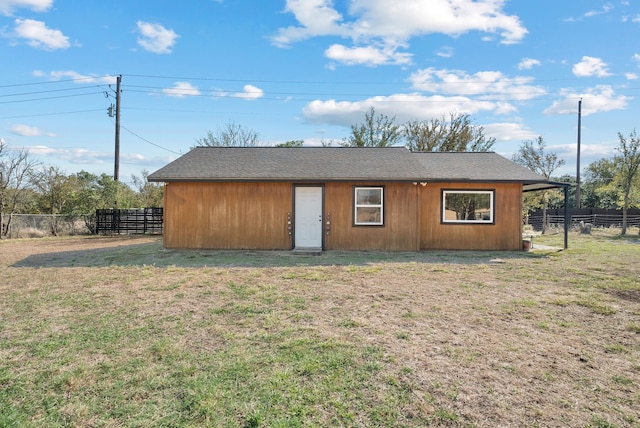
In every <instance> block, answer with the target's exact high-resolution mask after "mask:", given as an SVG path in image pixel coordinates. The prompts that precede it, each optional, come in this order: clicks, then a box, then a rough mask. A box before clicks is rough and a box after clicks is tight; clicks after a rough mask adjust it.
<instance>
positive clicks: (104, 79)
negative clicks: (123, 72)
mask: <svg viewBox="0 0 640 428" xmlns="http://www.w3.org/2000/svg"><path fill="white" fill-rule="evenodd" d="M32 75H33V76H35V77H42V78H48V79H51V80H53V81H59V80H73V81H74V82H76V83H93V82H96V83H106V84H109V85H111V84H115V83H116V79H117V77H116V76H110V75H104V76H99V75H97V74H80V73H78V72H76V71H73V70H56V71H50V72H48V73H47V72H44V71H41V70H36V71H34V72H33V73H32Z"/></svg>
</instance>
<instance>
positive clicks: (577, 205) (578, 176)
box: [576, 98, 582, 209]
mask: <svg viewBox="0 0 640 428" xmlns="http://www.w3.org/2000/svg"><path fill="white" fill-rule="evenodd" d="M581 122H582V98H580V101H578V161H577V163H576V164H577V168H576V208H577V209H580V208H581V206H580V131H581V129H582V123H581Z"/></svg>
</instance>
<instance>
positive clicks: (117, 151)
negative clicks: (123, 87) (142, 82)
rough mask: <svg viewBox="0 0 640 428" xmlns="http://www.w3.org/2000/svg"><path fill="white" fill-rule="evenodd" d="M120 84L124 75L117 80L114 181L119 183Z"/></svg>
mask: <svg viewBox="0 0 640 428" xmlns="http://www.w3.org/2000/svg"><path fill="white" fill-rule="evenodd" d="M120 83H122V75H118V78H117V79H116V153H115V160H114V167H113V179H114V180H115V181H118V177H119V175H120Z"/></svg>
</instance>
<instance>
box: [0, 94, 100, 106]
mask: <svg viewBox="0 0 640 428" xmlns="http://www.w3.org/2000/svg"><path fill="white" fill-rule="evenodd" d="M101 93H102V92H87V93H84V94H75V95H59V96H57V97H42V98H31V99H28V100H13V101H0V104H14V103H27V102H31V101H44V100H56V99H61V98H74V97H84V96H86V95H96V94H101Z"/></svg>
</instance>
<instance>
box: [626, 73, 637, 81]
mask: <svg viewBox="0 0 640 428" xmlns="http://www.w3.org/2000/svg"><path fill="white" fill-rule="evenodd" d="M624 77H626V78H627V80H637V79H638V77H639V76H638V74H637V73H625V74H624Z"/></svg>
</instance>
